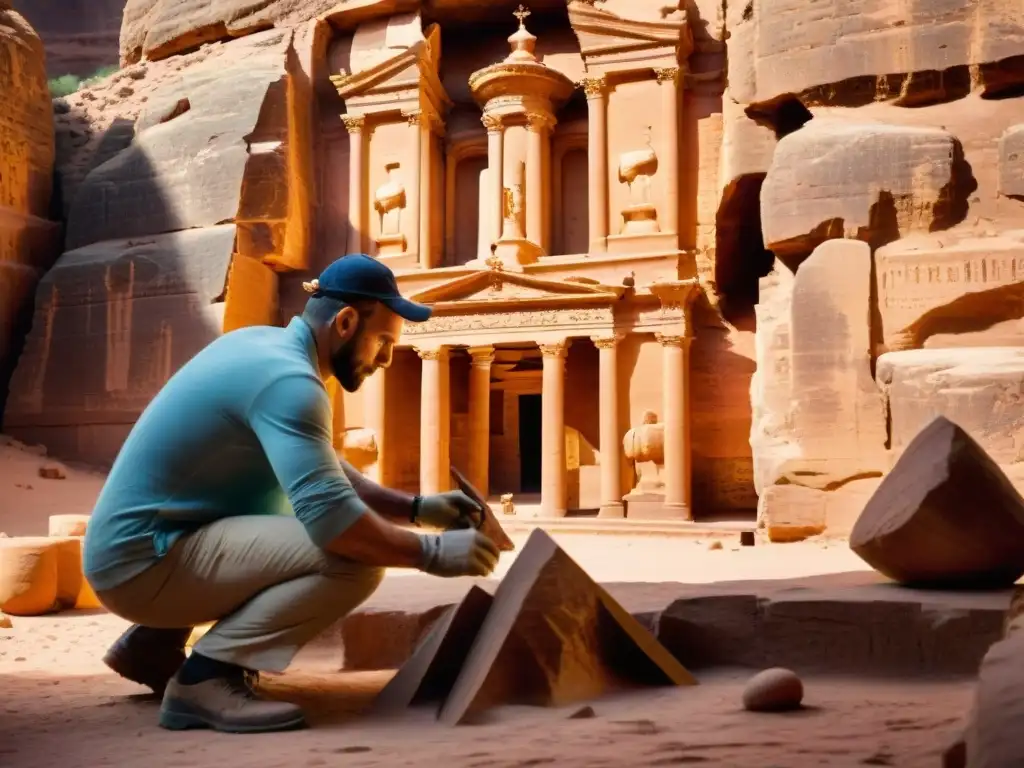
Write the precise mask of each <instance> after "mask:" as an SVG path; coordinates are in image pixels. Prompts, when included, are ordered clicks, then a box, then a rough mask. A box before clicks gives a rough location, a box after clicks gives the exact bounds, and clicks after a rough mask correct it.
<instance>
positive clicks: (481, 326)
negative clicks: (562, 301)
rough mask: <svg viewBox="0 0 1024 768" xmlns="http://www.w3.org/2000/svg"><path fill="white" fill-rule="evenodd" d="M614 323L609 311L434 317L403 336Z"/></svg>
mask: <svg viewBox="0 0 1024 768" xmlns="http://www.w3.org/2000/svg"><path fill="white" fill-rule="evenodd" d="M613 322H614V315H613V313H612V309H611V307H586V308H580V309H546V310H532V311H523V312H496V313H486V314H473V315H435V316H433V317H431V318H430V319H429V320H427V321H426V322H423V323H410V324H409V325H407V326H406V328H405V331H404V333H405V335H406V336H421V335H427V334H442V333H459V332H467V331H508V330H516V329H517V328H557V327H566V326H574V325H599V324H603V323H607V324H608V325H609V326H610V325H611V324H612V323H613Z"/></svg>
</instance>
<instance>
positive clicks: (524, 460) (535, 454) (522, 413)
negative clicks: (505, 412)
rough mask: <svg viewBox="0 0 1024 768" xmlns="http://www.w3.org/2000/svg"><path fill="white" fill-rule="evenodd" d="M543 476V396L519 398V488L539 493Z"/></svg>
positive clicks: (527, 491)
mask: <svg viewBox="0 0 1024 768" xmlns="http://www.w3.org/2000/svg"><path fill="white" fill-rule="evenodd" d="M540 476H541V396H540V395H520V396H519V488H520V490H521V492H522V493H539V492H540Z"/></svg>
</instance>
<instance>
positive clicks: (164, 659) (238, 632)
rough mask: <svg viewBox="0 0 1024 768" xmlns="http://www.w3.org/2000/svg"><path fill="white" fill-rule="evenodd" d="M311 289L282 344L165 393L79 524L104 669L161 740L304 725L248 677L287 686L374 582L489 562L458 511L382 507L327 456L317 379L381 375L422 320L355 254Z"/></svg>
mask: <svg viewBox="0 0 1024 768" xmlns="http://www.w3.org/2000/svg"><path fill="white" fill-rule="evenodd" d="M307 290H310V291H311V293H312V296H311V298H310V299H309V302H308V304H307V305H306V308H305V311H304V312H303V314H302V316H301V317H298V318H295V319H294V320H292V321H291V323H290V324H289V325H288V326H287V327H286V328H274V327H253V328H245V329H242V330H237V331H233V332H231V333H228V334H225V335H224V336H222V337H221V338H219V339H217V340H216V341H214V342H213V343H211V344H210V345H209V346H207V347H206V348H205V349H203V350H202V351H201V352H199V354H197V355H196V356H195V357H194V358H193V359H192V360H191V361H189V362H188V363H187V364H186V365H184V366H183V367H182V368H181V369H180V370H179V371H178V372H177V373H176V374H175V375H174V376H173V377H172V378H171V379H170V380H169V381H168V382H167V384H166V385H165V386H164V388H163V389H162V390H161V391H160V392H159V393H158V394H157V396H156V397H155V398H154V399H153V401H152V402H151V403H150V404H149V407H147V408H146V410H145V411H144V412H143V414H142V416H141V417H140V418H139V420H138V422H137V423H136V425H135V427H134V429H133V430H132V432H131V434H130V435H129V436H128V439H127V440H126V442H125V443H124V446H123V447H122V449H121V452H120V454H119V455H118V457H117V460H116V461H115V462H114V466H113V467H112V469H111V471H110V474H109V476H108V478H107V482H106V484H105V486H104V487H103V490H102V492H101V493H100V496H99V499H98V500H97V502H96V508H95V510H94V512H93V516H92V519H91V520H90V524H89V528H88V532H87V534H86V537H85V545H84V566H85V573H86V578H87V579H88V581H89V583H90V584H91V585H92V587H93V589H94V590H95V591H96V594H97V596H98V597H99V599H100V601H101V602H102V603H103V604H104V605H105V606H106V607H107V608H108V609H109V610H110V611H112V612H113V613H115V614H117V615H119V616H121V617H122V618H124V619H126V620H128V621H131V622H134V626H132V627H131V628H130V629H129V630H128V631H127V632H125V633H124V635H122V636H121V638H120V639H119V640H118V641H117V642H116V643H115V644H114V645H113V646H112V647H111V649H110V651H108V653H107V655H106V657H105V659H104V661H105V662H106V663H107V665H108V666H110V667H111V668H112V669H113V670H114V671H116V672H117V673H119V674H120V675H122V676H124V677H126V678H128V679H129V680H132V681H134V682H137V683H140V684H143V685H147V686H149V687H150V688H152V689H153V690H154V691H156V692H157V693H162V694H163V703H162V705H161V708H160V725H162V726H163V727H165V728H170V729H184V728H196V727H208V728H214V729H217V730H221V731H231V732H257V731H270V730H281V729H286V728H294V727H298V726H301V725H303V724H304V717H303V713H302V711H301V709H300V708H299V707H297V706H295V705H293V704H289V703H285V702H276V701H266V700H261V699H260V698H258V697H257V696H256V694H255V693H254V688H253V686H252V685H251V680H252V675H253V673H258V672H259V671H267V672H281V671H284V669H285V668H286V667H287V666H288V664H289V663H290V662H291V660H292V658H293V656H294V655H295V653H296V652H297V651H298V650H299V649H300V648H301V647H302V646H303V645H304V644H305V643H307V642H308V641H309V640H311V639H312V638H313V637H314V636H315V635H317V634H318V633H319V632H321V631H322V630H323V629H325V628H326V627H328V626H329V625H331V624H332V623H333V622H335V621H336V620H338V619H340V618H341V617H343V616H345V615H346V614H348V613H349V612H351V611H352V610H353V609H355V608H356V607H357V606H358V605H359V604H360V603H362V602H363V601H365V600H366V599H367V598H368V597H369V596H370V595H371V594H373V592H374V590H375V589H376V588H377V586H378V585H379V584H380V582H381V578H382V577H383V575H384V569H386V568H418V569H420V570H422V571H425V572H426V573H429V574H433V575H436V576H486V575H488V574H489V573H491V571H492V570H493V569H494V567H495V565H496V563H497V560H498V550H497V548H496V547H495V545H494V544H493V543H492V542H491V541H490V540H489V539H487V538H486V537H485V536H483V535H482V534H480V533H478V532H477V531H476V529H475V526H476V525H477V524H478V523H479V515H480V509H479V507H478V506H477V505H476V504H475V503H474V502H473V501H471V500H470V499H469V498H468V497H467V496H465V495H464V494H462V493H459V492H452V493H442V494H437V495H433V496H423V497H420V496H415V497H413V496H409V495H407V494H404V493H399V492H396V491H392V490H387V489H384V488H382V487H380V486H379V485H377V484H376V483H373V482H371V481H369V480H367V479H366V478H364V477H363V476H362V475H361V474H360V473H359V472H357V471H356V470H355V469H354V468H352V467H351V466H349V465H347V464H344V463H342V462H339V460H338V457H337V454H336V453H335V450H334V448H333V446H332V441H331V408H330V402H329V399H328V395H327V390H326V388H325V386H324V381H325V380H327V379H328V377H330V376H334V377H335V378H336V379H337V380H338V382H339V383H340V384H341V386H342V387H343V388H344V389H346V390H348V391H349V392H354V391H355V390H357V389H358V388H359V386H360V384H361V383H362V382H363V380H364V379H366V377H367V376H370V375H372V374H373V373H374V371H376V370H377V369H379V368H387V367H388V365H390V364H391V356H392V350H393V349H394V347H395V345H396V344H397V343H398V340H399V336H400V334H401V331H402V324H403V320H405V321H410V322H422V321H424V320H426V319H427V318H428V317H429V316H430V309H429V307H425V306H422V305H419V304H415V303H413V302H411V301H409V300H407V299H404V298H402V296H401V295H400V293H399V291H398V286H397V284H396V283H395V278H394V275H393V274H392V273H391V270H390V269H388V268H387V267H386V266H385V265H383V264H381V263H380V262H378V261H376V260H375V259H372V258H370V257H368V256H365V255H361V254H360V255H351V256H345V257H343V258H341V259H339V260H338V261H336V262H334V263H333V264H332V265H331V266H329V267H328V268H327V269H326V270H325V271H324V273H323V274H322V275H321V276H320V278H319V280H317V281H314V282H313V283H312V284H307ZM410 428H415V427H414V426H410ZM392 521H395V522H398V523H403V524H405V525H408V524H410V523H415V524H417V525H423V526H427V527H430V528H434V529H437V530H438V531H440V532H437V533H430V532H425V533H422V534H421V533H417V532H414V531H412V530H409V529H407V528H404V527H400V526H399V525H396V524H395V522H392ZM206 622H216V623H215V624H214V626H213V627H212V629H211V630H210V631H209V632H208V633H207V634H206V635H205V636H204V637H203V638H202V639H201V640H200V641H199V642H198V643H197V644H196V646H195V647H194V649H193V652H192V654H191V655H190V656H189V657H188V660H187V661H186V660H185V654H184V647H185V642H186V640H187V638H188V635H189V633H190V632H191V630H192V628H193V627H194V626H196V625H197V624H202V623H206Z"/></svg>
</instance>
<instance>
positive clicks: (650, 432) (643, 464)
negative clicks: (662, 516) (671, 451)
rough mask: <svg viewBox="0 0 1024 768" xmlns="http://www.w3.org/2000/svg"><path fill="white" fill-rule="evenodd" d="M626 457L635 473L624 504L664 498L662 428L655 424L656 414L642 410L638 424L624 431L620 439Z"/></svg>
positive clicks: (656, 421)
mask: <svg viewBox="0 0 1024 768" xmlns="http://www.w3.org/2000/svg"><path fill="white" fill-rule="evenodd" d="M622 449H623V452H624V453H625V454H626V458H627V459H629V460H630V461H632V462H633V464H634V467H635V469H636V474H637V482H636V487H635V488H633V490H631V491H630V492H629V493H627V494H626V495H625V496H624V497H623V498H624V500H625V501H633V502H639V501H660V500H663V499H664V497H665V480H664V470H665V426H664V425H663V424H659V423H658V414H656V413H655V412H654V411H645V412H644V415H643V420H642V423H641V424H640V425H639V426H636V427H633V428H632V429H630V430H629V431H628V432H626V435H625V437H623V439H622Z"/></svg>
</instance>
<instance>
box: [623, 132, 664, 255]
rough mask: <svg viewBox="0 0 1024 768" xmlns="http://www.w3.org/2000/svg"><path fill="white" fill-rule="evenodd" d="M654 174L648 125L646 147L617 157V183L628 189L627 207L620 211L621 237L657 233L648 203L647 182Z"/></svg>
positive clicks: (655, 217)
mask: <svg viewBox="0 0 1024 768" xmlns="http://www.w3.org/2000/svg"><path fill="white" fill-rule="evenodd" d="M657 172H658V154H657V153H656V152H655V151H654V147H653V146H652V145H651V126H648V128H647V148H646V149H638V150H634V151H632V152H624V153H622V154H621V155H620V156H619V182H620V183H622V184H625V185H626V186H628V187H629V205H628V206H626V207H625V208H624V209H623V211H622V219H623V222H622V234H624V235H642V234H651V233H654V232H659V231H660V228H659V226H658V211H657V209H656V208H655V207H654V203H652V202H651V179H652V177H653V176H654V174H656V173H657Z"/></svg>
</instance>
